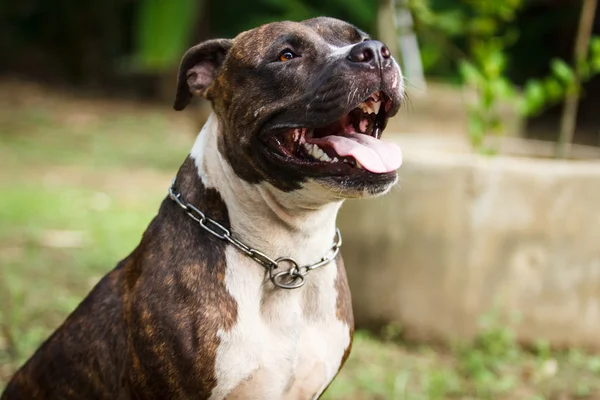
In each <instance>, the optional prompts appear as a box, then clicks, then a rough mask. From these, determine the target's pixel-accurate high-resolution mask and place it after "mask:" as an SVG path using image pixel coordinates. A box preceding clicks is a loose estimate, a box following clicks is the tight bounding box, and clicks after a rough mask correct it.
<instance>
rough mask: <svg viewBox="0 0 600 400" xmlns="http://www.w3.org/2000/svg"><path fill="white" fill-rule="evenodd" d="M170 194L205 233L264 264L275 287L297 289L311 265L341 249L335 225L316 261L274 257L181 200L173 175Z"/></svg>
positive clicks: (326, 260) (329, 258) (323, 261)
mask: <svg viewBox="0 0 600 400" xmlns="http://www.w3.org/2000/svg"><path fill="white" fill-rule="evenodd" d="M169 197H170V198H171V200H173V201H174V202H175V203H177V205H178V206H179V207H181V208H182V209H183V210H184V211H185V212H186V214H187V215H189V216H190V217H191V218H192V219H193V220H194V221H196V222H198V223H199V224H200V227H202V229H204V230H205V231H207V232H208V233H210V234H212V235H214V236H216V237H218V238H219V239H221V240H224V241H227V242H229V243H230V244H232V245H234V246H235V247H237V248H238V249H239V250H241V251H242V252H243V253H244V254H246V255H247V256H248V257H250V258H252V259H253V260H254V261H256V262H257V263H259V264H260V265H261V266H263V267H264V268H265V269H266V270H267V272H268V273H269V279H271V282H273V284H274V285H275V286H277V287H280V288H282V289H296V288H299V287H300V286H302V285H304V283H305V282H306V275H308V273H309V272H310V271H312V270H314V269H317V268H321V267H324V266H326V265H327V264H329V263H330V262H332V261H333V260H334V259H335V257H336V256H337V255H338V253H339V252H340V247H341V246H342V235H341V233H340V230H339V229H338V228H335V241H334V243H333V246H332V247H331V249H330V250H329V252H328V253H327V254H326V255H325V256H324V257H322V258H321V260H319V261H317V262H316V263H313V264H309V265H305V266H299V265H298V263H297V262H296V260H294V259H293V258H291V257H279V258H277V259H275V260H273V259H272V258H270V257H269V256H267V255H266V254H265V253H263V252H261V251H260V250H256V249H253V248H251V247H249V246H247V245H246V244H244V243H243V242H240V241H239V240H238V239H236V238H234V237H233V236H231V232H230V231H229V229H227V228H225V227H224V226H223V225H221V224H219V223H218V222H217V221H215V220H214V219H211V218H209V217H207V216H206V215H205V214H204V213H203V212H202V211H200V210H198V209H197V208H196V207H194V206H193V205H192V204H190V203H187V202H184V201H183V200H181V193H176V192H175V179H173V182H172V183H171V186H170V187H169ZM284 265H289V268H288V269H283V268H282V267H283V266H284Z"/></svg>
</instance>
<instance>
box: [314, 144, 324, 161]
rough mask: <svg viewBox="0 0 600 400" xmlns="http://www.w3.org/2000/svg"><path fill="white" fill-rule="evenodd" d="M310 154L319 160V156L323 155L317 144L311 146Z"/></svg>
mask: <svg viewBox="0 0 600 400" xmlns="http://www.w3.org/2000/svg"><path fill="white" fill-rule="evenodd" d="M312 156H313V157H314V158H315V159H317V160H320V159H321V157H322V156H323V150H321V148H320V147H319V146H317V145H315V146H314V147H313V151H312Z"/></svg>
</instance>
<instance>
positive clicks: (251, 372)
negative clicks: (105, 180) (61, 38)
mask: <svg viewBox="0 0 600 400" xmlns="http://www.w3.org/2000/svg"><path fill="white" fill-rule="evenodd" d="M192 94H197V95H201V96H204V97H206V98H207V99H208V100H210V101H211V102H212V105H213V110H214V113H213V115H212V116H211V117H210V119H209V120H208V122H207V123H206V126H205V127H204V128H203V129H202V131H201V132H200V134H199V135H198V139H197V141H196V144H195V145H194V147H193V149H192V151H191V153H190V154H189V157H188V158H187V159H186V160H185V162H184V163H183V165H182V167H181V169H180V170H179V172H178V174H177V177H176V180H175V182H174V185H173V187H172V195H171V196H170V198H169V197H168V198H166V199H165V200H164V202H163V203H162V205H161V207H160V210H159V213H158V215H157V217H156V218H155V219H154V220H153V221H152V223H151V224H150V226H149V227H148V229H147V230H146V232H145V233H144V236H143V238H142V241H141V243H140V245H139V246H138V247H137V248H136V249H135V250H134V251H133V252H132V253H131V254H130V255H129V256H128V257H127V258H125V259H124V260H123V261H121V262H120V263H119V265H118V266H117V267H116V268H115V269H114V270H113V271H112V272H110V273H108V274H107V275H106V276H105V277H104V278H103V279H102V280H101V281H100V282H99V283H98V285H97V286H96V287H95V288H94V289H93V290H92V292H91V293H90V294H89V295H88V297H87V298H86V299H85V300H83V302H82V303H81V304H80V305H79V307H78V308H77V309H76V310H75V311H74V312H73V313H72V314H71V315H70V316H69V318H68V319H67V320H66V321H65V322H64V324H63V325H62V326H61V327H60V328H59V329H58V330H57V331H56V332H55V333H54V334H53V335H52V336H51V337H50V338H49V339H48V340H47V341H46V342H45V343H44V344H43V345H42V346H41V347H40V349H39V350H38V351H37V352H36V353H35V354H34V355H33V356H32V358H31V359H30V360H29V361H28V362H27V363H26V364H25V365H24V366H23V367H22V368H21V369H20V370H19V371H18V372H17V373H16V374H15V376H14V377H13V379H12V381H11V382H10V383H9V385H8V386H7V388H6V391H5V392H4V394H3V396H2V399H3V400H14V399H27V400H31V399H161V400H164V399H215V400H217V399H256V400H265V399H315V398H318V397H319V396H320V395H321V394H322V393H323V391H324V390H325V389H326V388H327V386H328V385H329V384H330V382H331V381H332V380H333V378H334V377H335V376H336V374H337V373H338V371H339V370H340V368H341V366H342V365H343V363H344V361H345V360H346V358H347V356H348V354H349V351H350V347H351V343H352V335H353V317H352V309H351V302H350V293H349V290H348V283H347V281H346V275H345V272H344V266H343V263H342V259H341V257H340V256H339V254H337V252H336V250H337V248H338V245H339V237H338V236H337V234H336V216H337V212H338V210H339V208H340V206H341V204H342V202H343V200H344V199H347V198H356V197H367V196H374V195H381V194H383V193H385V192H387V191H388V190H389V189H390V187H391V186H392V185H393V184H394V183H395V182H396V179H397V177H396V169H397V168H398V167H399V166H400V164H401V158H402V157H401V153H400V149H399V148H398V147H397V146H395V145H394V144H390V143H385V142H383V141H381V140H380V135H381V132H382V130H383V129H384V127H385V125H386V122H387V120H388V118H389V117H391V116H393V115H394V114H395V113H396V112H397V111H398V109H399V107H400V103H401V100H402V97H403V78H402V74H401V72H400V68H399V67H398V65H397V63H396V62H395V61H394V59H393V58H392V57H391V55H390V52H389V50H388V49H387V48H386V47H385V45H384V44H383V43H381V42H379V41H376V40H372V39H370V37H369V36H368V35H367V34H365V33H364V32H361V31H360V30H358V29H356V28H355V27H354V26H352V25H350V24H347V23H345V22H342V21H339V20H335V19H331V18H316V19H311V20H308V21H303V22H300V23H297V22H278V23H272V24H268V25H264V26H261V27H259V28H256V29H253V30H251V31H248V32H244V33H241V34H240V35H239V36H237V37H236V38H235V39H233V40H226V39H219V40H210V41H207V42H204V43H201V44H199V45H197V46H195V47H192V48H191V49H190V50H189V51H188V52H187V53H186V54H185V56H184V57H183V60H182V63H181V70H180V74H179V82H178V86H177V98H176V102H175V108H176V109H177V110H181V109H183V108H185V107H186V105H187V104H188V103H189V102H190V100H191V98H192ZM182 207H183V208H186V209H187V210H186V209H183V208H182ZM196 210H199V211H200V212H202V213H203V214H200V213H199V212H198V211H196ZM186 211H187V212H186ZM205 218H210V219H205ZM197 220H200V221H201V222H202V224H203V225H204V226H206V227H207V228H208V229H209V230H213V231H214V233H211V232H209V230H207V229H204V228H203V227H202V226H201V224H199V223H198V222H197ZM211 221H216V222H217V223H218V224H220V225H221V226H223V227H224V228H222V227H221V226H219V225H216V224H214V223H213V222H211ZM227 232H230V234H229V233H227ZM215 233H216V234H215ZM229 235H230V236H229ZM219 236H220V237H219ZM236 240H237V241H239V242H237V241H236ZM232 242H233V243H232ZM240 242H241V243H243V244H240ZM236 243H237V245H236ZM262 254H264V256H262ZM279 257H285V258H291V259H293V260H294V261H293V262H292V261H290V260H289V259H288V260H279V262H271V261H270V260H276V259H277V258H279ZM322 260H324V261H322ZM276 261H277V260H276ZM296 266H297V267H296ZM307 266H317V267H318V268H312V267H307ZM276 275H277V276H276ZM271 278H273V279H271ZM281 286H292V287H295V286H298V287H296V288H293V289H288V288H285V287H281Z"/></svg>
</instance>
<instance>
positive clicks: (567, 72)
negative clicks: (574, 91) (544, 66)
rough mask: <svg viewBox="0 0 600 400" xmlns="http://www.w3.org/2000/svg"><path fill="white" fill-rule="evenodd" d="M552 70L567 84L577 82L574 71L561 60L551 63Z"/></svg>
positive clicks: (556, 59) (554, 60)
mask: <svg viewBox="0 0 600 400" xmlns="http://www.w3.org/2000/svg"><path fill="white" fill-rule="evenodd" d="M550 69H551V70H552V72H553V73H554V75H555V76H556V77H557V78H559V79H560V80H562V81H563V82H565V83H567V84H572V83H573V82H574V81H575V76H574V72H573V69H572V68H571V67H570V66H569V65H568V64H567V63H566V62H564V61H563V60H561V59H558V58H555V59H553V60H552V61H551V62H550Z"/></svg>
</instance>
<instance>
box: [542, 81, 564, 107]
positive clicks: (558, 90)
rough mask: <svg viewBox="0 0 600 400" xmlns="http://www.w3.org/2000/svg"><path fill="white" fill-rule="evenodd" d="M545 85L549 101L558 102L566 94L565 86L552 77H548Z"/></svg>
mask: <svg viewBox="0 0 600 400" xmlns="http://www.w3.org/2000/svg"><path fill="white" fill-rule="evenodd" d="M543 85H544V92H545V93H546V99H547V101H550V102H556V101H559V100H560V99H561V98H562V97H563V96H564V95H565V89H564V86H563V85H561V84H560V82H559V81H557V80H556V79H554V78H552V77H550V78H546V79H545V81H544V83H543Z"/></svg>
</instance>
